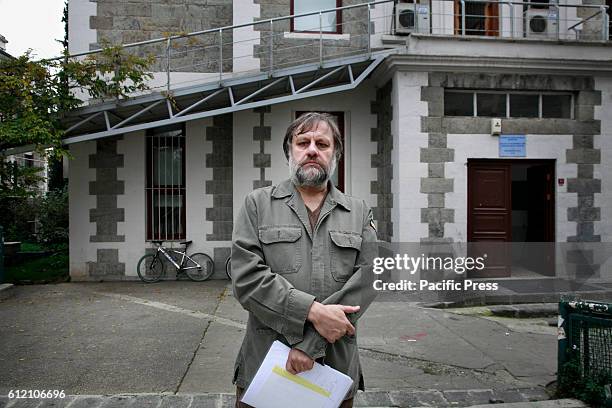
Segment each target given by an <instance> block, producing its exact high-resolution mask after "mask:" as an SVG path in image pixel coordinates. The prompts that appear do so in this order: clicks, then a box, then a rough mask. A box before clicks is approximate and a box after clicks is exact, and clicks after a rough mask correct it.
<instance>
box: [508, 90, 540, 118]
mask: <svg viewBox="0 0 612 408" xmlns="http://www.w3.org/2000/svg"><path fill="white" fill-rule="evenodd" d="M539 104H540V96H539V95H537V94H536V95H529V94H510V112H511V115H510V116H512V117H515V118H537V117H539V108H538V106H539Z"/></svg>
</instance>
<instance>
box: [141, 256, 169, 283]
mask: <svg viewBox="0 0 612 408" xmlns="http://www.w3.org/2000/svg"><path fill="white" fill-rule="evenodd" d="M136 270H137V271H138V276H139V277H140V279H141V280H142V281H143V282H146V283H153V282H157V281H158V280H160V279H161V277H162V275H163V274H164V263H163V262H162V260H161V259H160V258H159V257H158V256H157V255H154V254H147V255H145V256H143V257H142V258H140V260H139V261H138V267H137V268H136Z"/></svg>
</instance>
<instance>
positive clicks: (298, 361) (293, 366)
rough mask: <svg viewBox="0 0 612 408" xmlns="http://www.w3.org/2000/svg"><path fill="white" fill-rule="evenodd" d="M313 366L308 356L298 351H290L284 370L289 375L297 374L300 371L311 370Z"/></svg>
mask: <svg viewBox="0 0 612 408" xmlns="http://www.w3.org/2000/svg"><path fill="white" fill-rule="evenodd" d="M313 365H314V360H313V359H312V358H310V357H308V354H306V353H304V352H303V351H301V350H298V349H291V351H290V352H289V357H288V358H287V364H285V369H286V370H287V371H289V372H290V373H291V374H297V373H301V372H302V371H308V370H311V369H312V367H313Z"/></svg>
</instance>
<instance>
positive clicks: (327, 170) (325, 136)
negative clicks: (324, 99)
mask: <svg viewBox="0 0 612 408" xmlns="http://www.w3.org/2000/svg"><path fill="white" fill-rule="evenodd" d="M335 170H336V157H335V155H334V137H333V134H332V131H331V129H330V128H329V126H327V124H326V123H325V122H319V123H317V125H316V127H314V128H313V129H311V130H309V131H306V132H304V133H300V134H297V135H295V136H293V140H292V141H291V149H290V151H289V173H290V176H291V179H292V180H293V182H294V183H295V184H296V185H298V186H301V187H305V186H321V185H323V184H325V183H327V181H328V180H329V178H330V177H331V175H332V174H333V173H334V171H335Z"/></svg>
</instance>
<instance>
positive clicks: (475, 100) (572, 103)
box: [444, 88, 576, 120]
mask: <svg viewBox="0 0 612 408" xmlns="http://www.w3.org/2000/svg"><path fill="white" fill-rule="evenodd" d="M444 92H445V93H447V92H448V93H467V94H472V96H473V97H472V102H473V104H474V106H473V112H474V113H473V116H448V117H456V118H459V117H461V118H466V117H468V118H469V117H474V118H493V117H497V116H479V115H478V96H477V95H478V94H479V93H487V94H505V95H506V115H505V116H502V118H504V119H570V120H574V119H575V112H574V110H575V109H574V108H575V103H576V95H575V92H569V91H567V92H550V91H500V90H493V89H491V90H489V89H448V88H446V89H444ZM510 95H538V116H537V117H525V116H512V112H510ZM544 95H554V96H561V95H563V96H569V97H570V110H569V113H570V116H569V118H548V117H543V116H542V112H543V106H542V100H543V98H542V96H544ZM444 108H446V107H444ZM444 116H447V115H446V109H444Z"/></svg>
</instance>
